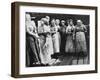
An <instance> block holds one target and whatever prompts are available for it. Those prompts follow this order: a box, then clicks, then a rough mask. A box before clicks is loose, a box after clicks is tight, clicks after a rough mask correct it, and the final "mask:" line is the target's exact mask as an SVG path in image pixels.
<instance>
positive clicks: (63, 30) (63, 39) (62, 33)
mask: <svg viewBox="0 0 100 80" xmlns="http://www.w3.org/2000/svg"><path fill="white" fill-rule="evenodd" d="M60 39H61V42H60V52H61V53H62V54H64V53H65V46H66V25H65V21H64V20H62V21H61V28H60Z"/></svg>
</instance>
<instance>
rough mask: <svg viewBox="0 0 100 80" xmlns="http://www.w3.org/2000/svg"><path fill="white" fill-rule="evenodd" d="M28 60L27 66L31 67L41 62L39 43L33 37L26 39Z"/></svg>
mask: <svg viewBox="0 0 100 80" xmlns="http://www.w3.org/2000/svg"><path fill="white" fill-rule="evenodd" d="M26 60H27V61H26V62H27V63H26V65H27V66H31V65H32V64H33V63H36V62H39V63H40V62H41V60H40V55H39V46H38V41H37V39H35V37H33V36H27V37H26Z"/></svg>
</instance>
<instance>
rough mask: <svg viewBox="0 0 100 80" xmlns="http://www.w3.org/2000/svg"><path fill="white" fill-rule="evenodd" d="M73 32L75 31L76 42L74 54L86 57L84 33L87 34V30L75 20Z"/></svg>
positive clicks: (80, 22)
mask: <svg viewBox="0 0 100 80" xmlns="http://www.w3.org/2000/svg"><path fill="white" fill-rule="evenodd" d="M75 31H76V41H75V42H76V53H78V54H79V55H80V56H86V55H87V47H86V38H85V32H87V29H86V27H85V25H84V24H83V23H82V21H81V20H77V25H76V29H75Z"/></svg>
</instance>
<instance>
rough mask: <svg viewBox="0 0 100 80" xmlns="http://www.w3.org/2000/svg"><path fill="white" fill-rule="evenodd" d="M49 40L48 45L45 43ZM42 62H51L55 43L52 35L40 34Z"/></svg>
mask: <svg viewBox="0 0 100 80" xmlns="http://www.w3.org/2000/svg"><path fill="white" fill-rule="evenodd" d="M46 41H47V47H45V43H46ZM40 49H41V62H42V63H43V64H51V60H52V59H51V55H52V54H53V43H52V38H51V36H48V37H45V36H42V35H41V36H40Z"/></svg>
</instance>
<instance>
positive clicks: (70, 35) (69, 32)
mask: <svg viewBox="0 0 100 80" xmlns="http://www.w3.org/2000/svg"><path fill="white" fill-rule="evenodd" d="M67 23H68V26H67V28H66V46H65V52H66V53H68V54H69V55H71V54H73V53H74V52H75V49H74V42H73V39H74V32H75V26H74V24H73V20H72V19H70V20H68V22H67Z"/></svg>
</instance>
